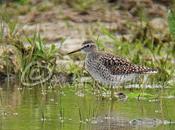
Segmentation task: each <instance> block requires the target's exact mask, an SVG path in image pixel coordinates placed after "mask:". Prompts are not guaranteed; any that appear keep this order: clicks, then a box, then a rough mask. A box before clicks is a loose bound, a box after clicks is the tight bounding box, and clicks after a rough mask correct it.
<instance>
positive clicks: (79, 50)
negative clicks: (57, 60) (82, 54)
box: [68, 48, 82, 55]
mask: <svg viewBox="0 0 175 130" xmlns="http://www.w3.org/2000/svg"><path fill="white" fill-rule="evenodd" d="M81 49H82V48H80V49H77V50H75V51H72V52H69V53H68V55H70V54H73V53H75V52H78V51H81Z"/></svg>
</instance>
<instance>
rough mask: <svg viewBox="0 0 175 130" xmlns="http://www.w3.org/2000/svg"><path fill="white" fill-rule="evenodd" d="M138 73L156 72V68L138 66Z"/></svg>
mask: <svg viewBox="0 0 175 130" xmlns="http://www.w3.org/2000/svg"><path fill="white" fill-rule="evenodd" d="M138 73H142V74H156V73H158V69H155V68H149V67H143V66H139V67H138Z"/></svg>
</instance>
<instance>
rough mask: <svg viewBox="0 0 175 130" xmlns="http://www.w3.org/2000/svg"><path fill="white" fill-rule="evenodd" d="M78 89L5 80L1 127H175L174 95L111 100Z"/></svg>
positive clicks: (126, 129)
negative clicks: (34, 85) (21, 84)
mask: <svg viewBox="0 0 175 130" xmlns="http://www.w3.org/2000/svg"><path fill="white" fill-rule="evenodd" d="M78 90H79V88H76V87H71V88H70V87H68V86H67V87H65V88H60V86H55V87H49V86H42V87H41V86H40V87H39V86H38V87H31V88H29V87H21V86H20V85H19V84H18V83H3V84H2V85H1V87H0V130H40V129H42V130H54V129H57V130H139V129H142V130H174V129H175V124H174V121H175V109H174V108H175V99H174V98H170V99H168V98H162V99H158V100H155V99H152V100H137V99H134V98H133V99H128V100H127V101H110V100H108V99H106V100H102V99H99V98H97V97H96V96H95V95H92V93H91V92H86V93H82V94H77V92H78ZM82 91H84V90H83V89H82ZM156 91H157V90H156ZM158 92H159V91H158Z"/></svg>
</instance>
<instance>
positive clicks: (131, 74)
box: [68, 40, 157, 87]
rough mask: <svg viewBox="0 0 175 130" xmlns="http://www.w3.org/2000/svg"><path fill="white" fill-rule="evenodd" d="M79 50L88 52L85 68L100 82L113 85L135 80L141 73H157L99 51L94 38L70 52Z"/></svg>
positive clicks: (151, 69) (154, 70)
mask: <svg viewBox="0 0 175 130" xmlns="http://www.w3.org/2000/svg"><path fill="white" fill-rule="evenodd" d="M78 51H82V52H84V53H85V54H86V58H85V69H86V70H87V71H88V72H89V73H90V75H91V76H92V77H93V78H94V79H95V80H97V81H99V82H100V83H102V84H106V85H109V86H111V87H117V86H119V85H121V84H123V83H125V82H128V81H131V80H134V79H135V78H136V77H138V76H140V75H145V74H153V73H157V70H156V69H153V68H149V67H144V66H140V65H135V64H132V63H131V62H129V61H128V60H126V59H124V58H122V57H119V56H114V55H112V54H109V53H106V52H100V51H98V50H97V47H96V45H95V43H94V42H93V41H92V40H87V41H84V42H83V43H82V47H81V48H79V49H77V50H75V51H72V52H70V53H68V54H72V53H75V52H78Z"/></svg>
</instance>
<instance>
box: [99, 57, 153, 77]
mask: <svg viewBox="0 0 175 130" xmlns="http://www.w3.org/2000/svg"><path fill="white" fill-rule="evenodd" d="M98 60H99V62H100V63H101V64H103V65H104V67H105V68H107V69H108V70H109V71H110V72H111V74H113V75H118V74H144V73H156V70H155V69H152V68H148V67H144V66H138V65H135V64H132V63H131V62H129V61H128V60H126V59H123V58H121V57H118V56H114V55H112V54H102V55H100V56H99V58H98Z"/></svg>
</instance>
